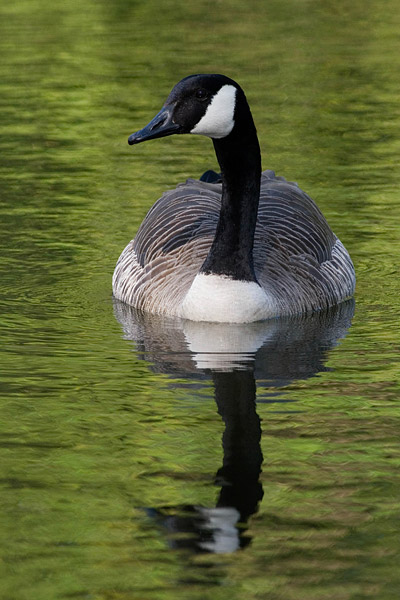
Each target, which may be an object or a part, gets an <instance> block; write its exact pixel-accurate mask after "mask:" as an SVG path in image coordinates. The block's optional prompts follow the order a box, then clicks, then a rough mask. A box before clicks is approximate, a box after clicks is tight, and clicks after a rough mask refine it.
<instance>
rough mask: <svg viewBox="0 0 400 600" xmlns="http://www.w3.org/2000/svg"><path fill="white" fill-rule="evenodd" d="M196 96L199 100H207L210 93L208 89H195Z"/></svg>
mask: <svg viewBox="0 0 400 600" xmlns="http://www.w3.org/2000/svg"><path fill="white" fill-rule="evenodd" d="M195 96H196V98H197V99H198V100H205V99H206V98H207V97H208V93H207V92H206V90H203V89H202V88H200V89H198V90H196V91H195Z"/></svg>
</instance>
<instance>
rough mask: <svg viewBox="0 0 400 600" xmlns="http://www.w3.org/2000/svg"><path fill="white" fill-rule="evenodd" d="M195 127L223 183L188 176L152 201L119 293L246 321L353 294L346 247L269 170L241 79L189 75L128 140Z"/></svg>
mask: <svg viewBox="0 0 400 600" xmlns="http://www.w3.org/2000/svg"><path fill="white" fill-rule="evenodd" d="M174 133H194V134H201V135H205V136H208V137H210V138H211V139H212V141H213V144H214V149H215V153H216V156H217V159H218V162H219V165H220V169H221V180H222V184H221V183H210V182H209V181H201V180H200V181H198V180H193V179H189V180H187V182H186V183H184V184H181V185H178V187H177V188H176V189H174V190H170V191H168V192H166V193H164V194H163V196H162V197H161V198H160V199H159V200H158V201H157V202H156V203H155V204H154V206H153V207H152V208H151V209H150V211H149V212H148V214H147V216H146V217H145V219H144V221H143V223H142V224H141V226H140V227H139V230H138V232H137V234H136V237H135V239H134V240H132V241H131V242H130V243H129V244H128V246H127V247H126V248H125V250H124V251H123V252H122V254H121V256H120V258H119V260H118V262H117V265H116V268H115V271H114V276H113V292H114V296H115V297H116V298H118V299H119V300H122V301H123V302H126V303H127V304H130V305H132V306H135V307H136V308H139V309H143V310H145V311H149V312H152V313H157V314H164V315H170V316H178V317H182V318H186V319H191V320H194V321H214V322H232V323H234V322H236V323H246V322H252V321H259V320H263V319H268V318H270V317H278V316H283V315H295V314H300V313H305V312H312V311H316V310H321V309H324V308H326V307H328V306H331V305H334V304H337V303H339V302H342V301H343V300H345V299H346V298H349V297H351V296H352V295H353V292H354V287H355V274H354V267H353V264H352V262H351V259H350V256H349V254H348V252H347V250H346V249H345V247H344V246H343V244H342V243H341V242H340V240H339V239H338V238H337V237H336V236H335V234H334V233H333V232H332V230H331V229H330V227H329V225H328V223H327V222H326V220H325V218H324V216H323V215H322V213H321V212H320V210H319V209H318V207H317V206H316V205H315V203H314V202H313V201H312V200H311V198H309V197H308V196H307V195H306V194H305V193H304V192H303V191H301V190H300V188H299V187H298V186H297V184H295V183H290V182H288V181H286V180H285V179H284V178H282V177H276V176H275V174H274V173H273V172H272V171H264V172H263V173H261V156H260V147H259V143H258V138H257V133H256V128H255V125H254V122H253V118H252V115H251V112H250V109H249V106H248V104H247V100H246V97H245V95H244V92H243V90H242V89H241V87H240V86H239V85H238V84H237V83H236V82H235V81H233V80H232V79H229V78H228V77H225V76H224V75H191V76H189V77H186V78H185V79H182V81H180V82H179V83H178V84H177V85H176V86H175V87H174V88H173V90H172V92H171V93H170V95H169V96H168V98H167V100H166V102H165V104H164V106H163V107H162V109H161V111H160V112H159V113H158V114H157V115H156V116H155V117H154V119H153V120H152V121H150V123H149V124H148V125H147V126H146V127H144V128H143V129H141V130H140V131H138V132H136V133H133V134H132V135H131V136H130V137H129V140H128V142H129V144H131V145H132V144H139V143H140V142H144V141H146V140H151V139H154V138H160V137H165V136H167V135H172V134H174Z"/></svg>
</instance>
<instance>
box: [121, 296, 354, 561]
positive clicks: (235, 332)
mask: <svg viewBox="0 0 400 600" xmlns="http://www.w3.org/2000/svg"><path fill="white" fill-rule="evenodd" d="M114 310H115V315H116V317H117V319H118V321H119V322H120V323H121V325H122V327H123V330H124V334H125V337H126V338H127V339H130V340H133V341H134V342H135V346H136V351H137V352H138V353H139V354H140V355H141V356H142V358H143V359H145V360H147V361H149V362H150V363H151V365H152V366H151V368H153V369H154V370H155V371H157V372H163V373H167V374H169V375H171V376H173V377H177V376H179V377H185V378H190V379H201V378H210V377H211V379H212V381H213V384H214V394H215V401H216V404H217V408H218V413H219V414H220V415H221V417H222V420H223V421H224V424H225V430H224V434H223V438H222V445H223V454H224V456H223V463H222V466H221V468H220V469H219V470H218V472H217V474H216V477H215V484H216V485H217V486H218V487H219V488H220V492H219V497H218V501H217V503H216V506H215V507H204V506H187V505H185V506H182V505H181V506H168V507H154V508H151V509H148V511H147V512H148V514H149V515H151V516H152V517H153V518H154V519H155V521H156V522H158V523H159V524H160V525H162V526H163V527H164V529H165V530H166V532H167V539H168V543H169V545H170V547H172V548H175V549H178V548H179V549H182V548H185V549H190V550H191V551H193V552H214V553H230V552H234V551H235V550H237V549H239V548H243V547H245V546H246V545H248V543H249V542H250V537H249V536H248V535H246V529H247V527H246V524H247V522H248V519H249V518H250V517H251V515H253V514H254V513H255V512H256V511H257V509H258V505H259V502H260V501H261V499H262V497H263V490H262V485H261V482H260V480H259V478H260V473H261V465H262V461H263V455H262V451H261V445H260V440H261V424H260V419H259V417H258V415H257V412H256V395H257V389H256V381H257V380H265V381H266V383H267V385H268V386H269V387H280V386H283V385H287V384H289V383H290V382H292V381H294V380H296V379H307V378H309V377H312V376H315V375H316V374H317V373H318V372H320V371H323V370H326V367H325V366H324V361H325V360H326V357H327V352H328V351H329V350H330V349H332V348H333V347H334V346H335V345H336V344H337V343H338V341H339V340H340V338H343V337H344V336H345V335H346V333H347V330H348V328H349V327H350V324H351V319H352V316H353V314H354V301H348V302H346V303H343V304H341V305H340V306H337V307H334V308H332V309H330V310H329V311H326V312H323V313H316V314H313V315H310V316H302V317H298V318H288V319H276V320H272V321H264V322H261V323H250V324H237V325H236V324H214V323H195V322H192V321H182V320H180V319H170V318H164V317H159V316H154V315H146V314H144V313H140V312H139V311H137V310H135V309H134V308H132V307H129V306H127V305H125V304H122V303H120V302H118V301H115V303H114Z"/></svg>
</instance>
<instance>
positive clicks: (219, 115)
mask: <svg viewBox="0 0 400 600" xmlns="http://www.w3.org/2000/svg"><path fill="white" fill-rule="evenodd" d="M235 101H236V88H235V87H234V86H233V85H224V86H223V87H222V88H221V89H220V90H219V92H217V93H216V94H215V96H214V97H213V99H212V100H211V102H210V104H209V105H208V107H207V111H206V114H205V115H204V116H203V117H202V118H201V119H200V121H199V122H198V123H197V125H195V127H193V129H192V130H191V132H190V133H198V134H200V135H207V136H208V137H211V138H216V139H219V138H223V137H226V136H227V135H229V134H230V132H231V131H232V129H233V126H234V125H235V120H234V118H233V115H234V113H235Z"/></svg>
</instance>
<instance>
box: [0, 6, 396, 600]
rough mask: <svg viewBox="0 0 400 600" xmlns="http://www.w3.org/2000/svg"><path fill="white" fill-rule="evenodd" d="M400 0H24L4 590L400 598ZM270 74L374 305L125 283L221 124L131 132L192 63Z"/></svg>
mask: <svg viewBox="0 0 400 600" xmlns="http://www.w3.org/2000/svg"><path fill="white" fill-rule="evenodd" d="M399 20H400V16H399V11H398V5H397V2H395V1H394V0H386V1H381V2H378V1H377V0H373V1H371V2H368V3H367V4H366V3H365V2H360V1H356V2H354V1H353V2H348V1H347V0H339V1H336V2H330V1H328V2H323V3H321V2H318V1H311V0H310V1H300V0H289V1H288V2H285V3H281V2H275V1H269V2H268V3H266V2H262V1H261V0H252V1H250V2H247V3H243V2H236V0H224V1H221V2H209V1H208V0H200V1H199V0H197V1H196V2H193V1H191V0H189V1H187V2H185V3H179V2H177V0H168V1H167V2H163V3H162V5H161V4H160V3H158V2H156V1H155V0H149V1H147V2H146V3H140V2H135V1H133V0H132V1H127V0H116V1H115V2H113V3H109V2H105V1H104V0H97V1H96V2H95V1H94V0H88V1H87V2H85V5H84V6H83V5H82V4H81V3H78V2H77V1H76V0H71V1H70V2H68V3H63V2H57V1H56V2H52V3H49V2H46V1H45V0H30V1H29V2H27V1H26V0H17V1H16V2H14V3H3V4H2V5H1V7H0V50H1V62H0V90H1V93H0V99H1V100H0V111H1V114H0V122H1V126H2V127H1V129H2V136H1V138H0V148H1V153H0V182H1V183H0V185H1V205H0V206H1V209H0V210H1V246H2V248H1V250H2V252H1V256H2V262H1V282H2V285H1V298H0V302H1V334H2V345H1V364H2V367H3V368H2V370H1V371H2V374H1V376H0V384H1V388H2V394H1V415H2V417H1V422H0V452H1V460H0V482H1V488H2V493H1V501H0V509H1V510H0V531H1V538H2V542H3V543H2V545H1V546H2V550H1V562H0V569H1V572H2V575H1V580H0V581H1V583H0V597H1V598H2V600H3V598H4V600H25V599H31V598H37V599H40V600H42V599H43V600H47V599H49V600H54V599H57V600H58V599H67V598H82V599H89V598H90V599H96V600H121V599H124V600H125V599H126V600H128V599H129V600H132V599H133V600H136V599H138V600H139V599H140V600H147V599H148V600H169V599H171V600H172V599H176V598H178V599H186V598H190V599H199V600H200V599H201V600H204V599H208V598H210V599H213V600H225V599H229V600H231V599H238V600H239V599H242V598H246V599H249V600H256V599H257V600H258V599H259V598H263V599H264V598H266V599H268V600H275V599H279V598H285V600H304V598H310V599H312V600H325V599H328V598H329V599H330V598H337V599H338V600H350V599H351V600H360V599H370V598H371V599H374V600H375V599H377V598H379V600H389V599H394V598H398V589H399V585H400V577H399V574H398V555H399V551H400V543H399V535H398V533H399V500H398V499H399V493H400V478H399V462H400V451H399V441H398V440H399V435H398V432H399V419H400V409H399V365H398V363H399V349H398V346H399V334H398V323H399V313H400V310H399V300H398V297H399V294H398V273H397V272H398V264H399V262H400V261H399V259H400V244H399V234H398V222H399V217H400V207H399V189H400V187H399V184H400V171H399V168H398V157H399V152H400V145H399V139H400V113H399V108H398V106H399V104H398V99H399V93H400V83H399V77H398V73H399V66H400V65H399V63H400V58H399V57H400V52H399V47H400V39H399V37H400V34H399V31H400V28H399V25H400V23H399ZM196 72H224V73H225V74H227V75H229V76H231V77H233V78H235V79H237V80H238V81H239V82H240V83H241V84H242V86H243V87H244V89H245V90H246V92H247V95H248V98H249V102H250V104H251V107H252V109H253V114H254V118H255V121H256V124H257V127H258V131H259V135H260V143H261V147H262V152H263V165H264V168H273V169H275V170H276V172H277V173H278V174H282V175H284V176H285V177H286V178H287V179H289V180H296V181H298V183H299V184H300V185H301V187H302V188H303V189H305V190H306V191H307V192H308V193H309V194H310V195H311V196H312V197H314V198H315V199H316V201H317V202H318V205H319V206H320V207H321V209H322V210H323V212H324V214H325V215H326V216H327V218H328V220H329V222H330V224H331V226H332V228H333V230H334V231H335V232H336V233H337V234H338V235H339V237H340V238H341V239H342V240H343V242H344V243H345V245H346V247H347V248H348V249H349V251H350V253H351V255H352V258H353V260H354V263H355V266H356V271H357V277H358V283H357V293H356V304H355V306H354V305H353V304H352V303H349V304H346V305H344V306H343V307H341V308H340V309H339V310H336V311H332V312H331V313H329V314H328V315H314V316H313V317H311V318H309V319H294V320H288V321H282V322H279V321H273V322H270V323H264V324H258V325H256V326H254V325H253V326H246V327H230V328H229V327H228V330H227V329H226V327H222V326H221V327H218V326H215V327H214V328H213V330H212V331H211V332H210V331H209V329H208V328H207V327H205V326H204V327H203V328H202V327H200V328H199V327H198V326H196V325H193V324H192V325H190V324H189V325H188V324H186V326H185V327H183V326H182V324H181V323H178V322H176V321H174V320H168V319H166V320H165V319H164V320H163V319H155V318H145V317H144V316H143V315H137V314H135V312H134V311H131V310H129V309H127V308H126V307H124V306H121V305H120V304H118V303H115V304H113V301H112V298H111V275H112V271H113V268H114V265H115V262H116V260H117V258H118V255H119V253H120V251H121V250H122V248H123V247H124V246H125V245H126V243H127V242H128V241H129V240H130V239H131V238H132V237H133V235H134V233H135V231H136V229H137V227H138V225H139V224H140V222H141V220H142V219H143V217H144V215H145V214H146V211H147V210H148V208H149V207H150V206H151V204H152V203H153V202H154V200H155V199H156V198H157V197H159V195H160V194H161V193H162V191H163V190H164V189H168V188H170V187H172V186H174V185H175V184H176V183H178V182H179V181H182V180H184V179H185V178H187V177H189V176H199V175H200V174H201V173H202V172H203V171H205V170H206V169H208V168H215V166H216V164H215V158H214V156H213V151H212V145H211V144H210V142H209V141H208V140H206V139H202V138H200V137H197V136H193V137H190V136H179V137H176V138H169V139H168V140H159V141H154V142H152V143H148V144H143V146H140V147H138V148H135V149H130V148H129V147H128V146H127V143H126V139H127V137H128V135H129V134H130V133H131V132H132V131H134V130H135V129H138V128H140V127H141V126H143V125H144V124H145V123H147V122H148V120H149V119H150V118H151V117H152V116H153V115H154V114H155V112H156V111H157V110H158V109H159V108H160V106H161V104H162V102H163V100H164V98H165V97H166V95H167V93H168V92H169V90H170V89H171V87H172V86H173V85H174V83H175V82H176V81H178V80H179V79H180V78H181V77H183V76H185V75H187V74H190V73H196Z"/></svg>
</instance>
